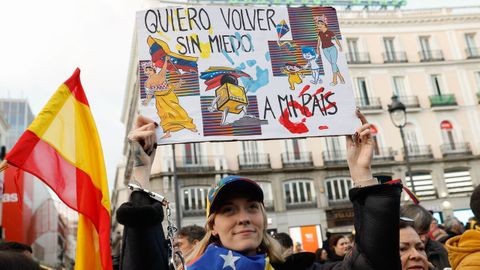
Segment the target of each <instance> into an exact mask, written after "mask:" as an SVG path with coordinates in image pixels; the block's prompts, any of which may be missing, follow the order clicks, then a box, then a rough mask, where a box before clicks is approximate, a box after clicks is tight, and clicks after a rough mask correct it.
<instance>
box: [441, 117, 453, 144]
mask: <svg viewBox="0 0 480 270" xmlns="http://www.w3.org/2000/svg"><path fill="white" fill-rule="evenodd" d="M440 129H441V131H442V139H443V143H445V144H447V145H449V146H448V147H449V149H451V150H454V149H455V138H454V135H453V125H452V123H451V122H450V121H447V120H443V121H442V122H441V123H440Z"/></svg>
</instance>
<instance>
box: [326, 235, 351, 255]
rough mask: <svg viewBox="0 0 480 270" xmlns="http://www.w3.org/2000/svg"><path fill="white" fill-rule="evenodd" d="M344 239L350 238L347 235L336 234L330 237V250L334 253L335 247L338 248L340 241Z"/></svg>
mask: <svg viewBox="0 0 480 270" xmlns="http://www.w3.org/2000/svg"><path fill="white" fill-rule="evenodd" d="M342 238H348V237H347V236H346V235H343V234H334V235H332V236H331V237H330V239H329V240H328V246H329V247H330V250H332V251H334V249H333V248H334V247H335V246H337V243H338V241H339V240H340V239H342Z"/></svg>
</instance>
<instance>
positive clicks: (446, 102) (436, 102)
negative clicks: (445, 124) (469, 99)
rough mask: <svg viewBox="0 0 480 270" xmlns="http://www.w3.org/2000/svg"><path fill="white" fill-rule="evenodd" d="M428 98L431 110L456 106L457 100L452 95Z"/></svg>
mask: <svg viewBox="0 0 480 270" xmlns="http://www.w3.org/2000/svg"><path fill="white" fill-rule="evenodd" d="M428 98H429V99H430V106H431V107H432V108H433V107H443V106H456V105H457V99H456V98H455V95H454V94H442V95H431V96H429V97H428Z"/></svg>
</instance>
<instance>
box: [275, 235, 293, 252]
mask: <svg viewBox="0 0 480 270" xmlns="http://www.w3.org/2000/svg"><path fill="white" fill-rule="evenodd" d="M274 238H275V240H277V241H278V243H279V244H280V246H281V247H282V251H281V252H282V257H283V258H287V257H288V256H290V255H292V254H293V240H292V238H291V237H290V235H288V234H287V233H277V234H275V236H274Z"/></svg>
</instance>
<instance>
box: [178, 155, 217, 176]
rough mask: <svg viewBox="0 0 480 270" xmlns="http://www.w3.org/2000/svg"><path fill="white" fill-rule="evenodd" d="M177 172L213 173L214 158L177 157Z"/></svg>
mask: <svg viewBox="0 0 480 270" xmlns="http://www.w3.org/2000/svg"><path fill="white" fill-rule="evenodd" d="M176 160H177V162H176V163H177V164H176V165H177V171H178V172H188V173H192V172H193V173H199V172H200V173H202V172H203V173H204V172H212V171H215V157H212V156H199V157H193V156H177V158H176Z"/></svg>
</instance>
